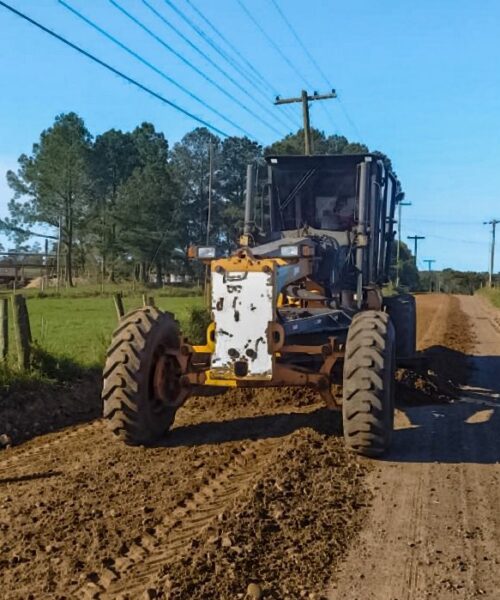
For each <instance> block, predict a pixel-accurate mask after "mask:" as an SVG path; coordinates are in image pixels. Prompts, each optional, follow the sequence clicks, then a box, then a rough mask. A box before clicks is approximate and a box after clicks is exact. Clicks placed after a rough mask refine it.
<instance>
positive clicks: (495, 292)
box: [478, 287, 500, 308]
mask: <svg viewBox="0 0 500 600" xmlns="http://www.w3.org/2000/svg"><path fill="white" fill-rule="evenodd" d="M478 293H479V294H481V296H484V297H485V298H487V299H488V300H489V301H490V302H491V304H493V306H496V307H497V308H500V288H487V287H484V288H481V289H480V290H479V291H478Z"/></svg>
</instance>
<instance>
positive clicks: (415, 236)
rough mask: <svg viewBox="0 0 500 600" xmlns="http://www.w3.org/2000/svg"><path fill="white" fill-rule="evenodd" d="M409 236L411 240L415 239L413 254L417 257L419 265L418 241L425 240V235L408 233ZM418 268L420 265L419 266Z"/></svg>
mask: <svg viewBox="0 0 500 600" xmlns="http://www.w3.org/2000/svg"><path fill="white" fill-rule="evenodd" d="M407 238H408V239H409V240H413V241H414V244H415V245H414V248H415V250H414V252H413V256H414V258H415V267H417V252H418V241H419V240H425V237H424V236H423V235H408V236H407ZM417 269H418V267H417Z"/></svg>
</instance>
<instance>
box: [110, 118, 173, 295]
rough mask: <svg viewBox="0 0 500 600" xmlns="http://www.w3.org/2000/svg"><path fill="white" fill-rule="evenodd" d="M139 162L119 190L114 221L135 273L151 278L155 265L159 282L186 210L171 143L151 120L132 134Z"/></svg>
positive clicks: (123, 253) (117, 236) (117, 238)
mask: <svg viewBox="0 0 500 600" xmlns="http://www.w3.org/2000/svg"><path fill="white" fill-rule="evenodd" d="M132 140H133V143H134V146H135V149H136V151H137V157H138V166H136V167H135V169H134V170H133V172H132V174H131V175H130V176H129V177H128V178H127V179H126V180H125V181H124V182H123V183H122V184H121V185H120V186H119V188H118V190H117V192H116V202H115V206H114V209H113V210H114V219H115V221H116V230H115V235H116V240H117V245H118V247H119V248H120V250H121V252H122V257H123V258H124V259H125V260H126V258H127V257H129V258H132V259H133V261H135V263H136V264H137V265H138V273H137V276H138V277H139V278H140V279H141V280H142V281H143V282H146V281H147V280H148V275H149V273H150V271H151V270H152V268H154V269H155V271H156V277H157V283H158V284H161V283H162V280H163V271H164V267H165V265H166V264H167V262H168V261H169V260H171V258H172V254H173V252H174V249H175V247H176V246H177V245H178V244H179V242H180V235H179V222H180V220H181V215H182V210H181V208H182V207H181V206H180V202H179V184H178V182H177V181H176V180H175V178H174V176H173V172H172V167H171V166H170V165H169V163H168V143H167V141H166V139H165V137H164V135H163V134H161V133H158V132H156V131H155V129H154V127H153V126H152V125H151V124H148V123H144V124H143V125H141V126H140V127H138V128H136V129H135V130H134V131H133V132H132Z"/></svg>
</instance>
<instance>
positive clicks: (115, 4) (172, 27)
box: [109, 0, 288, 135]
mask: <svg viewBox="0 0 500 600" xmlns="http://www.w3.org/2000/svg"><path fill="white" fill-rule="evenodd" d="M109 1H110V2H111V4H113V5H114V6H115V7H116V8H117V9H118V10H120V11H121V12H122V13H123V14H125V15H126V16H127V17H128V18H129V19H131V20H132V21H133V22H134V23H136V25H138V26H139V27H140V28H141V29H143V30H144V31H146V33H148V34H149V35H150V36H151V37H152V38H154V39H155V40H156V41H157V42H158V43H159V44H161V45H162V46H163V47H164V48H166V49H167V50H168V51H169V52H172V53H173V54H174V55H175V56H177V58H179V59H180V60H181V61H182V62H184V63H185V64H187V65H188V66H189V67H190V68H191V69H193V70H194V71H195V72H196V73H198V75H200V76H201V77H203V78H204V79H205V80H206V81H208V82H209V83H210V84H211V85H213V86H214V87H216V88H217V89H218V90H219V91H220V92H222V93H223V94H224V95H225V96H226V97H228V98H229V99H230V100H232V101H233V102H235V103H236V104H238V106H240V107H241V108H243V110H245V111H246V112H248V113H249V114H250V115H252V117H255V118H256V119H259V121H262V123H264V125H266V126H267V127H269V128H270V129H271V130H273V131H274V132H275V133H277V134H278V135H281V134H280V132H279V131H278V130H277V129H276V128H275V127H274V126H273V125H270V124H269V123H268V122H267V121H264V120H263V119H262V118H261V117H260V116H258V115H257V114H256V113H255V112H254V111H253V110H251V109H250V108H248V107H247V106H246V105H245V104H244V103H243V102H241V100H239V99H238V98H236V97H235V96H234V95H233V94H231V93H230V92H228V91H227V90H226V89H225V88H223V87H222V86H221V85H219V84H218V83H217V82H216V81H214V80H213V79H212V78H211V77H209V76H208V75H207V74H206V73H205V72H204V71H202V70H201V69H198V67H196V66H195V65H194V64H193V63H191V62H190V61H188V60H187V59H186V58H185V57H184V56H183V55H182V54H181V53H180V52H177V51H176V50H175V49H174V48H172V47H171V46H170V45H169V44H167V43H166V42H165V41H164V39H163V38H161V37H160V36H158V35H156V34H155V33H154V32H153V31H151V30H150V29H149V28H148V27H146V26H145V25H144V24H143V23H142V22H141V21H139V19H137V18H136V17H134V16H133V15H131V14H130V13H129V12H127V11H126V10H125V9H124V8H123V7H122V6H120V5H119V4H118V3H117V2H115V1H114V0H109ZM143 4H145V5H146V7H147V8H148V9H149V10H150V11H151V12H153V13H154V14H155V15H156V16H157V17H158V18H159V19H161V21H162V22H163V23H164V24H165V25H167V26H168V27H169V28H170V29H172V30H173V31H174V32H175V33H176V34H177V35H178V36H180V37H181V38H182V39H183V40H184V41H185V42H186V43H187V44H189V46H190V47H191V48H193V49H194V50H195V51H196V52H197V53H198V54H200V55H201V56H202V57H203V58H204V59H206V60H208V62H209V63H210V64H211V65H212V66H214V67H215V68H216V69H217V70H218V71H219V72H221V73H222V74H223V75H224V76H225V77H226V78H228V79H229V81H231V82H232V83H233V84H234V85H236V86H237V87H238V88H239V89H240V90H241V91H242V92H243V93H244V94H245V96H247V97H250V98H251V99H252V100H253V101H254V102H255V103H256V104H257V105H258V106H259V107H260V108H262V106H261V105H260V103H259V102H258V101H257V100H255V99H253V98H252V96H251V93H250V92H249V91H248V90H246V89H245V88H243V87H242V86H241V85H240V84H239V83H238V82H237V81H235V80H234V79H233V78H232V77H231V76H230V75H229V74H228V73H226V72H225V71H224V70H223V69H221V68H220V67H219V65H217V63H215V62H214V61H213V60H212V59H211V58H210V57H209V56H207V55H206V54H205V53H204V52H203V51H202V50H200V49H199V48H198V46H196V45H195V44H193V42H192V41H191V40H190V39H189V38H188V37H187V36H185V35H184V34H183V33H182V32H180V31H179V30H178V29H177V28H176V27H175V26H174V25H172V23H170V22H169V21H168V20H167V19H166V18H165V17H164V16H163V15H162V14H160V13H159V12H158V11H157V10H156V9H155V8H154V7H153V6H151V4H149V2H147V1H146V0H143ZM266 112H267V111H266ZM282 124H283V125H284V126H285V127H288V126H287V125H286V123H284V122H282Z"/></svg>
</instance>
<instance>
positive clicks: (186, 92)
mask: <svg viewBox="0 0 500 600" xmlns="http://www.w3.org/2000/svg"><path fill="white" fill-rule="evenodd" d="M59 4H61V5H62V6H64V7H65V8H66V9H67V10H69V11H70V12H72V13H73V14H74V15H76V16H77V17H78V18H79V19H81V20H82V21H84V22H85V23H87V25H89V26H90V27H92V28H93V29H95V30H96V31H98V32H99V33H100V34H101V35H103V36H104V37H106V38H107V39H108V40H110V41H112V42H113V43H114V44H116V45H117V46H119V47H120V48H122V49H123V50H125V52H127V53H128V54H130V55H131V56H133V57H134V58H135V59H136V60H138V61H139V62H141V63H142V64H143V65H146V66H147V67H148V68H149V69H151V70H152V71H154V72H155V73H157V74H158V75H160V77H162V78H163V79H165V80H167V81H168V82H170V83H171V84H172V85H175V87H177V88H178V89H180V90H181V91H183V92H184V93H185V94H187V95H188V96H190V97H191V98H193V99H194V100H196V102H198V103H199V104H201V105H202V106H204V107H205V108H207V109H208V110H210V111H211V112H212V113H214V114H215V115H217V116H218V117H219V118H221V119H222V120H223V121H225V122H226V123H229V125H232V126H233V127H235V128H236V129H238V130H239V131H241V132H243V133H244V134H245V135H248V136H250V137H254V136H252V135H251V134H250V133H248V132H247V131H246V130H245V129H243V128H242V127H240V126H239V125H238V124H237V123H235V122H234V121H232V120H231V119H229V118H228V117H226V116H225V115H224V114H223V113H221V112H220V111H218V110H217V109H216V108H213V107H212V106H210V105H209V104H207V103H206V102H205V101H204V100H203V99H202V98H200V97H199V96H197V95H196V94H194V93H193V92H191V91H190V90H188V89H187V88H186V87H184V86H183V85H182V84H180V83H178V82H177V81H176V80H175V79H173V78H172V77H170V75H168V74H167V73H165V71H162V70H161V69H159V68H158V67H156V66H155V65H153V64H152V63H151V62H149V61H148V60H146V59H145V58H143V57H142V56H141V55H140V54H138V53H137V52H135V51H134V50H132V49H131V48H129V47H128V46H127V45H126V44H124V43H123V42H120V40H118V39H117V38H115V37H114V36H112V35H111V34H110V33H108V32H107V31H106V30H105V29H103V28H102V27H99V25H97V23H94V22H93V21H92V20H90V19H88V18H87V17H85V16H84V15H82V14H81V13H80V12H78V11H77V10H76V9H75V8H73V7H72V6H71V5H69V4H68V3H66V2H65V1H64V0H59Z"/></svg>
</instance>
